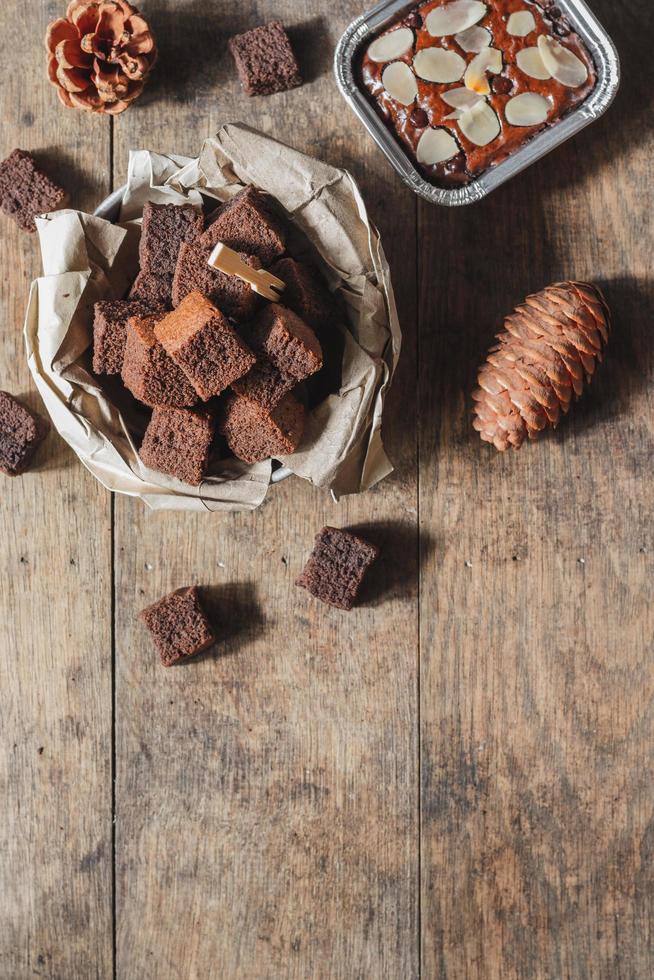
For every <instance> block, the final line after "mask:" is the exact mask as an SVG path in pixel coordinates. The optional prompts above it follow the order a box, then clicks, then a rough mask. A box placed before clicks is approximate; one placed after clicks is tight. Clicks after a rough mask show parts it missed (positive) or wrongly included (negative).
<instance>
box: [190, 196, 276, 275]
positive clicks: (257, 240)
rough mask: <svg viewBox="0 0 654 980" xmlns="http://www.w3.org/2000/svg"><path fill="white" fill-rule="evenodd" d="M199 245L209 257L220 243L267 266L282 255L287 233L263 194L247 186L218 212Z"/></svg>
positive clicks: (201, 237)
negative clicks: (252, 256) (255, 258)
mask: <svg viewBox="0 0 654 980" xmlns="http://www.w3.org/2000/svg"><path fill="white" fill-rule="evenodd" d="M199 241H200V243H201V244H202V246H203V247H204V248H206V249H207V252H208V253H210V252H211V251H212V250H213V248H214V247H215V246H216V245H217V244H218V242H223V243H224V244H225V245H229V247H230V248H232V249H234V251H235V252H245V253H246V254H248V255H256V256H257V258H259V259H261V261H262V262H263V264H264V266H268V265H270V263H271V262H274V260H275V259H277V258H279V257H280V256H281V255H283V254H284V251H285V249H286V231H285V229H284V226H283V224H282V222H281V221H280V220H279V218H277V217H276V215H274V214H273V212H272V209H271V206H270V204H269V202H268V199H267V198H266V196H265V194H262V192H261V191H259V190H257V188H256V187H252V186H249V187H246V188H244V189H243V190H242V191H240V192H239V193H238V194H236V196H235V197H233V198H232V199H231V200H230V201H228V202H227V203H226V204H224V205H223V206H222V207H221V208H220V210H219V211H218V214H217V216H216V217H215V218H214V220H213V221H212V222H211V224H210V225H209V227H208V228H207V230H206V231H205V232H204V234H203V235H201V236H200V239H199Z"/></svg>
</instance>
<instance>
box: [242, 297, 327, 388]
mask: <svg viewBox="0 0 654 980" xmlns="http://www.w3.org/2000/svg"><path fill="white" fill-rule="evenodd" d="M243 335H244V337H245V338H246V339H247V342H248V344H250V346H251V347H252V349H253V350H254V351H256V352H257V353H258V354H263V355H265V357H267V359H268V360H269V361H270V362H271V363H272V364H274V365H275V367H276V368H277V370H278V371H281V372H282V373H283V374H285V375H290V377H292V378H295V379H296V380H297V381H303V380H304V378H308V377H310V376H311V375H312V374H315V373H316V371H319V370H320V368H321V367H322V348H321V346H320V342H319V341H318V338H317V337H316V335H315V333H314V332H313V330H312V329H311V327H309V326H307V324H306V323H305V322H304V321H303V320H301V319H300V318H299V316H298V315H297V314H296V313H293V311H292V310H289V309H287V308H286V307H285V306H282V305H281V304H280V303H269V304H268V305H267V306H265V307H264V309H263V310H262V311H261V313H260V315H259V316H258V317H257V319H256V320H255V322H254V323H253V324H252V326H251V327H249V328H247V329H245V330H244V331H243Z"/></svg>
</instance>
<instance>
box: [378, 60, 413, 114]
mask: <svg viewBox="0 0 654 980" xmlns="http://www.w3.org/2000/svg"><path fill="white" fill-rule="evenodd" d="M382 85H383V86H384V88H385V89H386V91H387V92H388V94H389V95H390V97H391V98H392V99H395V101H396V102H400V103H401V104H402V105H411V103H412V102H413V100H414V99H415V97H416V96H417V94H418V83H417V82H416V76H415V75H414V74H413V72H412V71H411V69H410V68H409V66H408V65H407V64H405V63H404V62H403V61H394V62H393V64H392V65H388V66H387V67H386V68H384V70H383V72H382Z"/></svg>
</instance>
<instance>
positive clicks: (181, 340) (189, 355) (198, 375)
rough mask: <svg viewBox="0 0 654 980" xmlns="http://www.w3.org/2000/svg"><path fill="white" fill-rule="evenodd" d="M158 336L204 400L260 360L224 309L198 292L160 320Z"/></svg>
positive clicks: (191, 294) (222, 388) (156, 329)
mask: <svg viewBox="0 0 654 980" xmlns="http://www.w3.org/2000/svg"><path fill="white" fill-rule="evenodd" d="M154 333H155V336H156V338H157V340H158V341H159V342H160V343H161V344H163V346H164V347H165V349H166V351H167V353H168V354H169V355H170V356H171V357H172V359H173V361H174V362H175V363H176V364H177V365H178V366H179V367H180V368H181V369H182V371H183V372H184V374H185V375H186V377H187V378H188V379H189V381H190V382H191V384H192V385H193V387H194V388H195V390H196V391H197V393H198V395H199V396H200V398H202V399H203V401H208V400H209V399H210V398H213V396H214V395H219V394H220V393H221V392H222V391H224V390H225V388H228V387H229V385H230V384H231V383H232V382H233V381H236V379H237V378H241V377H242V376H243V375H244V374H247V373H248V371H249V370H250V368H252V367H254V364H255V361H256V358H255V356H254V354H253V353H252V352H251V351H250V350H249V349H248V348H247V347H246V346H245V344H244V343H243V342H242V340H241V339H240V337H239V336H238V334H237V333H236V331H235V330H234V329H233V328H232V327H231V325H230V323H229V321H228V320H227V319H226V318H225V317H224V316H223V315H222V313H221V312H220V310H218V309H216V307H215V306H214V305H213V303H211V302H210V301H209V300H208V299H207V298H206V297H205V296H203V295H202V294H201V293H199V292H197V291H195V292H192V293H189V295H188V296H186V297H185V299H183V300H182V302H181V303H180V304H179V306H178V307H177V309H176V310H173V312H172V313H168V314H167V316H165V317H164V318H163V320H160V321H159V323H157V324H156V326H155V328H154Z"/></svg>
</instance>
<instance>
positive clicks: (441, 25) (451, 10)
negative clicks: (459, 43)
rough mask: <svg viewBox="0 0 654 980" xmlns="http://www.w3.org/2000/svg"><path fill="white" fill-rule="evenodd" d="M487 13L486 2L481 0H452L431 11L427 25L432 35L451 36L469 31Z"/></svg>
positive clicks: (427, 18)
mask: <svg viewBox="0 0 654 980" xmlns="http://www.w3.org/2000/svg"><path fill="white" fill-rule="evenodd" d="M485 15H486V4H485V3H481V2H480V0H450V3H446V4H445V5H444V6H442V7H436V8H435V10H430V11H429V13H428V14H427V16H426V18H425V26H426V28H427V30H428V31H429V33H430V34H431V36H432V37H449V35H450V34H458V33H459V32H460V31H467V29H468V28H469V27H473V26H474V25H475V24H478V23H479V21H480V20H481V19H482V17H484V16H485Z"/></svg>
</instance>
